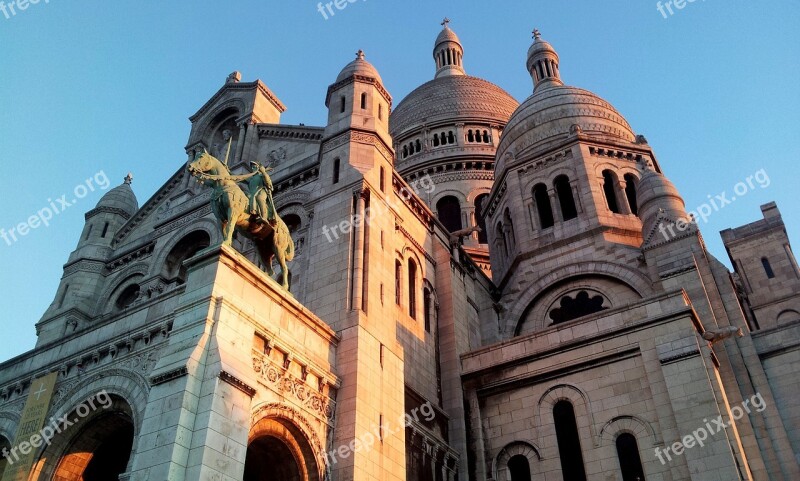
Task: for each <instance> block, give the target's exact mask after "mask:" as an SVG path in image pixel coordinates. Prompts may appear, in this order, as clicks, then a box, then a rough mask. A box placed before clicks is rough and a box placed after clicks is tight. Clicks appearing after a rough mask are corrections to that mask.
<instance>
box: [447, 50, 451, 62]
mask: <svg viewBox="0 0 800 481" xmlns="http://www.w3.org/2000/svg"><path fill="white" fill-rule="evenodd" d="M451 63H452V57H451V56H450V50H449V49H448V50H447V65H450V64H451Z"/></svg>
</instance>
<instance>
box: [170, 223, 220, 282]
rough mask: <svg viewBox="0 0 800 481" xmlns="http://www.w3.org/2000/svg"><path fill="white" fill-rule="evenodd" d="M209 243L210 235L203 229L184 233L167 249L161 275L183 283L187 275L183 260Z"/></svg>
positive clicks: (192, 255)
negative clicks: (167, 252) (173, 245)
mask: <svg viewBox="0 0 800 481" xmlns="http://www.w3.org/2000/svg"><path fill="white" fill-rule="evenodd" d="M210 245H211V237H210V236H209V235H208V232H206V231H204V230H196V231H194V232H191V233H189V234H187V235H185V236H184V237H183V238H182V239H181V240H180V241H178V243H177V244H175V247H173V248H172V250H171V251H169V254H168V255H167V259H166V261H164V267H163V269H162V270H161V276H162V277H163V278H164V279H166V280H167V281H172V280H176V281H177V283H178V284H183V283H184V282H186V275H187V274H186V267H184V265H183V262H184V261H185V260H186V259H189V258H190V257H194V255H195V254H197V253H198V252H200V251H201V250H203V249H205V248H206V247H208V246H210Z"/></svg>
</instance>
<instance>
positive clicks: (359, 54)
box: [356, 49, 364, 60]
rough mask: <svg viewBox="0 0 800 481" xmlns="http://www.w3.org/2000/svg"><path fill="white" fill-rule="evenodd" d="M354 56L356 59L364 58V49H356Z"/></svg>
mask: <svg viewBox="0 0 800 481" xmlns="http://www.w3.org/2000/svg"><path fill="white" fill-rule="evenodd" d="M356 58H357V59H358V60H364V51H363V50H361V49H358V52H356Z"/></svg>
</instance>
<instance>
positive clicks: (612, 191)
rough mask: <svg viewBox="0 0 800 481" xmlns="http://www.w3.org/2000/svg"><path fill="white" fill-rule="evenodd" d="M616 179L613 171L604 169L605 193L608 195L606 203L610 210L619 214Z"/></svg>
mask: <svg viewBox="0 0 800 481" xmlns="http://www.w3.org/2000/svg"><path fill="white" fill-rule="evenodd" d="M615 183H616V179H614V174H612V173H611V171H610V170H604V171H603V193H604V194H605V196H606V205H608V210H610V211H611V212H613V213H615V214H619V205H617V194H616V188H615V187H616V186H615V185H614V184H615Z"/></svg>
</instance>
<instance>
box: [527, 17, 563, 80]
mask: <svg viewBox="0 0 800 481" xmlns="http://www.w3.org/2000/svg"><path fill="white" fill-rule="evenodd" d="M526 65H527V68H528V73H530V74H531V79H533V89H534V90H537V89H540V88H543V87H549V86H553V85H564V83H563V82H562V81H561V74H560V73H559V71H558V53H556V49H554V48H553V46H552V45H550V43H549V42H546V41H544V40H542V34H541V33H540V32H539V30H538V29H533V44H532V45H531V47H530V48H529V49H528V61H527V64H526Z"/></svg>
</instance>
